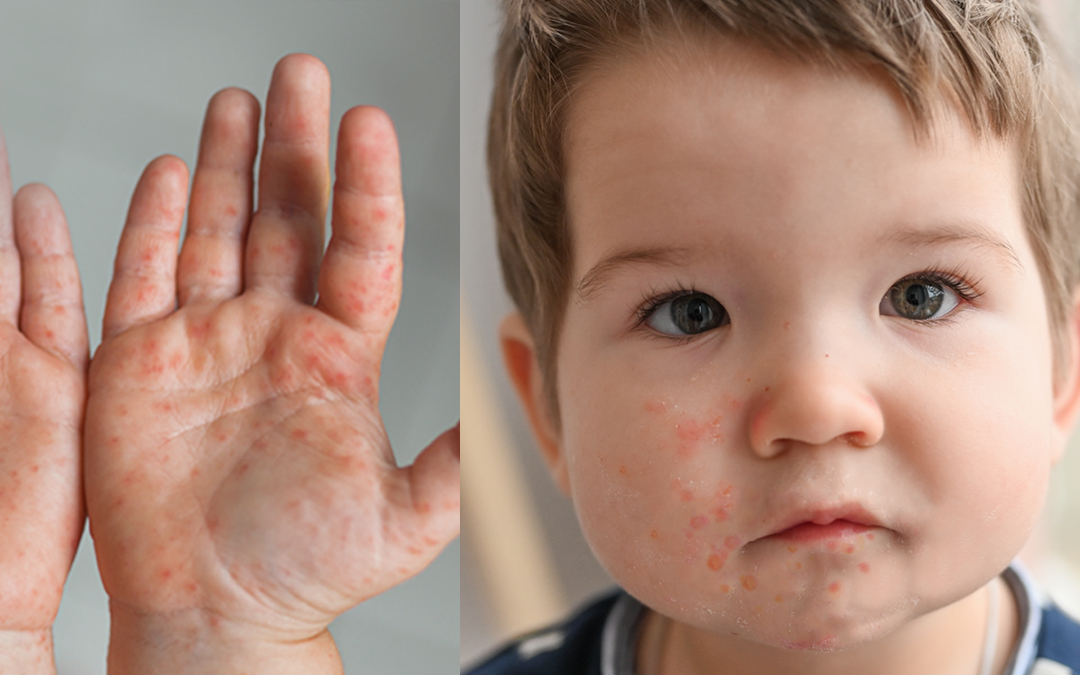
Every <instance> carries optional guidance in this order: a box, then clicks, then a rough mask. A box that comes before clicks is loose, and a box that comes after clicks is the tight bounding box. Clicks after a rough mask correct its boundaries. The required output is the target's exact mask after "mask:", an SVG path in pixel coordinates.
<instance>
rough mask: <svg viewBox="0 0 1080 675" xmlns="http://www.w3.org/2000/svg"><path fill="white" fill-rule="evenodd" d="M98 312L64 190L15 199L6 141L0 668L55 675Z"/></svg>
mask: <svg viewBox="0 0 1080 675" xmlns="http://www.w3.org/2000/svg"><path fill="white" fill-rule="evenodd" d="M88 350H89V347H88V345H87V335H86V315H85V313H84V312H83V304H82V287H81V286H80V284H79V270H78V269H77V267H76V265H75V256H74V255H73V254H72V250H71V238H70V237H69V235H68V229H67V222H66V221H65V219H64V213H63V211H62V210H61V209H60V203H59V202H58V201H57V200H56V197H55V195H53V193H52V192H51V191H50V190H49V188H47V187H45V186H44V185H27V186H26V187H24V188H23V189H21V190H19V193H18V195H16V196H15V198H14V200H13V199H12V197H11V174H10V173H9V171H8V161H7V149H6V147H5V145H4V141H3V138H2V137H0V672H4V673H9V672H18V673H54V672H55V666H54V665H53V657H52V624H53V620H54V619H55V618H56V612H57V610H58V609H59V608H60V595H61V593H62V591H63V589H64V580H65V579H66V578H67V574H68V570H69V569H70V568H71V562H72V560H73V559H74V558H75V550H76V549H77V548H78V545H79V537H80V536H81V535H82V529H83V518H84V512H83V497H82V478H81V454H80V453H81V447H82V423H83V406H84V404H85V401H86V364H87V360H88V357H89V354H88Z"/></svg>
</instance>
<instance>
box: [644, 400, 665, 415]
mask: <svg viewBox="0 0 1080 675" xmlns="http://www.w3.org/2000/svg"><path fill="white" fill-rule="evenodd" d="M642 407H643V408H644V409H645V412H649V413H662V412H667V403H665V402H664V401H645V405H644V406H642Z"/></svg>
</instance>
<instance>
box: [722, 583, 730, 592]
mask: <svg viewBox="0 0 1080 675" xmlns="http://www.w3.org/2000/svg"><path fill="white" fill-rule="evenodd" d="M730 590H731V586H728V585H727V584H720V592H721V593H727V592H728V591H730Z"/></svg>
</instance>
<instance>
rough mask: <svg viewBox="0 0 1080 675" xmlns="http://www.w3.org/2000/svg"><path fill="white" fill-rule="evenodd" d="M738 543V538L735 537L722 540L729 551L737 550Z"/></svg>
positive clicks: (731, 536)
mask: <svg viewBox="0 0 1080 675" xmlns="http://www.w3.org/2000/svg"><path fill="white" fill-rule="evenodd" d="M739 543H740V542H739V538H738V537H736V536H735V535H730V536H728V537H727V538H726V539H724V546H726V547H727V548H728V549H729V550H730V549H735V548H739Z"/></svg>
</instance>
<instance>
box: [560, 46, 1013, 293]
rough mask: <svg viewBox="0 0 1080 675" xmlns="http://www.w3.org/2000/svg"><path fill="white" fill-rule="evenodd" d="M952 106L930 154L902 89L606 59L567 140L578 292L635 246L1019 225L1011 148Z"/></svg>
mask: <svg viewBox="0 0 1080 675" xmlns="http://www.w3.org/2000/svg"><path fill="white" fill-rule="evenodd" d="M945 100H946V97H944V96H943V97H942V101H943V103H942V109H941V110H940V111H938V113H937V114H936V115H935V117H934V120H933V122H932V123H931V124H930V129H929V134H928V135H926V136H923V137H922V138H921V140H920V134H919V133H918V132H917V130H916V126H915V125H914V123H913V121H912V119H911V117H910V115H909V113H908V112H907V109H906V107H905V105H904V102H903V100H902V99H901V97H900V95H899V93H898V92H897V91H896V89H895V87H894V86H893V85H892V83H891V82H890V81H888V80H887V78H885V77H884V76H882V75H879V74H875V73H874V72H871V71H869V70H866V69H857V68H852V69H850V70H847V71H842V72H841V71H838V70H836V69H829V68H826V67H824V66H816V65H810V64H807V63H800V62H797V61H795V60H794V59H789V58H782V57H778V56H776V55H774V54H772V53H770V52H768V51H767V50H765V49H764V48H761V47H757V46H755V45H752V44H747V43H745V42H741V41H736V40H732V39H717V38H711V39H710V38H691V39H690V42H686V41H685V39H684V41H682V42H679V41H674V40H673V41H670V42H668V43H665V44H660V45H658V46H654V47H650V48H641V49H634V50H628V51H625V52H623V53H620V54H617V55H613V56H612V57H610V58H607V59H604V60H603V61H601V62H599V63H597V64H596V65H595V67H594V68H593V69H592V70H591V71H590V72H588V73H587V74H585V75H584V76H583V77H582V79H581V80H580V86H579V88H578V89H577V91H576V92H575V95H574V97H573V101H572V104H571V106H570V109H569V111H568V118H567V126H566V134H565V136H564V144H565V145H564V150H565V153H564V156H565V161H566V165H565V171H566V174H565V175H566V195H567V207H568V214H569V221H570V227H571V235H572V240H573V249H574V252H575V256H574V257H575V260H574V267H575V274H576V278H575V283H576V282H577V281H578V280H579V279H580V276H581V275H582V274H583V273H584V271H585V270H587V269H588V268H589V266H590V265H591V264H592V263H595V261H596V259H598V257H601V256H605V255H610V254H611V253H612V250H613V249H616V250H617V249H618V248H619V247H620V246H621V245H623V244H625V243H627V242H623V241H621V239H626V240H627V241H628V242H631V243H633V244H634V245H635V246H640V245H642V244H643V243H645V244H651V245H656V246H659V245H663V244H665V243H666V242H669V241H670V240H671V239H673V238H679V237H683V236H684V235H685V237H696V238H698V239H699V240H700V237H709V238H713V239H717V240H721V239H723V238H724V237H725V236H726V235H728V234H731V233H732V231H734V230H736V229H739V230H741V231H743V232H745V230H746V228H748V227H749V228H752V229H753V230H755V231H758V230H760V231H762V232H763V234H769V235H771V236H783V235H784V233H785V232H786V231H790V230H791V229H792V228H798V229H802V230H805V229H806V228H808V227H811V228H813V229H814V230H815V231H816V232H818V233H819V234H820V235H821V240H822V241H823V242H830V243H829V244H828V245H829V246H834V245H835V242H836V241H844V242H851V243H853V244H854V243H855V240H856V239H857V238H858V236H861V235H865V236H866V237H872V238H881V237H882V236H887V235H888V232H887V230H888V229H890V228H903V227H911V226H913V225H916V226H917V225H919V224H926V225H934V226H939V225H943V224H947V225H953V224H963V223H967V224H976V225H977V226H981V225H979V224H982V223H986V222H989V221H995V220H1001V219H1000V218H998V217H997V216H1000V215H1001V214H1002V213H1007V214H1008V215H1009V216H1012V215H1017V217H1016V218H1011V217H1010V218H1006V219H1005V220H1007V221H1008V222H1009V223H1011V224H1013V225H1018V224H1019V223H1021V222H1022V219H1021V218H1019V215H1018V214H1017V211H1018V209H1019V205H1020V198H1019V180H1018V171H1017V168H1018V167H1017V160H1016V153H1015V151H1014V149H1013V147H1012V145H1011V144H1010V143H1006V142H1004V141H1002V140H1000V139H997V138H995V137H993V136H992V135H990V134H985V135H983V137H982V138H977V137H976V135H975V134H973V133H972V132H971V130H970V128H969V127H968V126H967V124H966V123H965V122H964V121H962V119H961V117H960V116H959V115H958V114H956V112H954V110H955V109H954V108H951V107H950V106H949V105H948V104H947V103H944V101H945ZM931 220H932V221H935V222H933V223H930V222H929V221H931ZM733 225H737V226H738V228H735V227H732V226H733ZM856 225H857V227H856ZM1017 236H1018V237H1019V238H1020V239H1023V237H1024V234H1023V232H1022V231H1019V230H1017V228H1016V227H1014V228H1013V231H1010V232H1009V233H1008V238H1010V239H1012V238H1014V237H1017ZM717 243H718V244H727V243H730V242H723V241H717ZM590 261H591V262H590Z"/></svg>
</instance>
